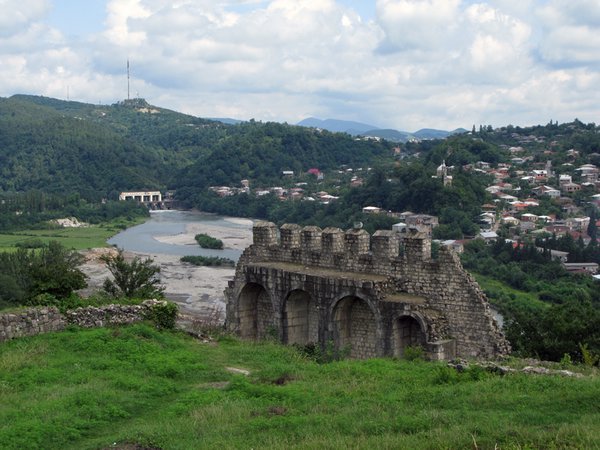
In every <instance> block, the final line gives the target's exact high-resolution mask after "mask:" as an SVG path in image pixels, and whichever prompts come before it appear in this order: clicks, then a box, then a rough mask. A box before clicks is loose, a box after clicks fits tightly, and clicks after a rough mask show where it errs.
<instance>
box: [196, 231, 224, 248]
mask: <svg viewBox="0 0 600 450" xmlns="http://www.w3.org/2000/svg"><path fill="white" fill-rule="evenodd" d="M194 239H196V242H198V245H200V247H202V248H211V249H215V250H222V249H223V241H222V240H220V239H217V238H214V237H212V236H209V235H208V234H202V233H201V234H197V235H196V236H194Z"/></svg>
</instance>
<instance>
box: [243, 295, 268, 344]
mask: <svg viewBox="0 0 600 450" xmlns="http://www.w3.org/2000/svg"><path fill="white" fill-rule="evenodd" d="M238 317H239V320H240V328H239V331H240V337H241V338H243V339H261V338H264V337H265V336H266V335H267V333H268V332H270V331H271V329H272V328H273V326H274V314H273V306H272V305H271V300H270V298H269V294H268V293H267V291H266V290H265V288H263V287H262V286H261V285H260V284H256V283H248V284H247V285H246V286H244V288H243V289H242V292H241V293H240V296H239V300H238Z"/></svg>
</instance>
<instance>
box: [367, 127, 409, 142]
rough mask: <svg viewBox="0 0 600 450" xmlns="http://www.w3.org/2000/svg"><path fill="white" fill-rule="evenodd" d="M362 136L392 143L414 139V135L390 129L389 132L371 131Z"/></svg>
mask: <svg viewBox="0 0 600 450" xmlns="http://www.w3.org/2000/svg"><path fill="white" fill-rule="evenodd" d="M361 136H371V137H378V138H382V139H387V140H388V141H391V142H406V141H409V140H410V139H412V138H413V135H412V134H410V133H407V132H405V131H398V130H390V129H388V130H385V129H378V130H369V131H366V132H364V133H361Z"/></svg>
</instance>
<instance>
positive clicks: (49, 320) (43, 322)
mask: <svg viewBox="0 0 600 450" xmlns="http://www.w3.org/2000/svg"><path fill="white" fill-rule="evenodd" d="M157 302H161V300H146V301H144V302H143V303H142V304H141V305H105V306H100V307H93V306H88V307H85V308H77V309H74V310H70V311H67V312H66V313H65V314H64V315H63V314H61V313H60V311H59V310H58V308H56V307H53V306H52V307H38V308H27V309H22V310H19V311H16V312H11V313H3V314H0V342H3V341H7V340H9V339H15V338H19V337H24V336H34V335H37V334H42V333H50V332H53V331H61V330H64V329H65V327H66V326H67V325H77V326H80V327H82V328H96V327H103V326H107V325H125V324H130V323H134V322H140V321H143V320H145V318H146V317H147V316H148V311H149V310H150V309H151V308H152V306H154V305H155V304H156V303H157Z"/></svg>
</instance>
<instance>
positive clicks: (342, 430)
mask: <svg viewBox="0 0 600 450" xmlns="http://www.w3.org/2000/svg"><path fill="white" fill-rule="evenodd" d="M242 370H244V371H247V372H248V374H245V373H242V372H241V371H242ZM599 399H600V378H599V377H598V375H597V371H594V370H591V369H590V370H588V371H587V373H586V374H585V375H584V376H583V377H581V378H566V377H561V376H555V375H553V376H540V375H525V374H519V373H515V374H507V375H503V376H502V375H495V374H491V373H489V372H487V371H484V370H483V369H479V368H470V369H468V370H466V371H464V372H461V373H458V372H456V371H455V370H454V369H450V368H448V367H446V365H445V364H443V363H430V362H424V361H418V360H417V361H406V360H394V359H372V360H367V361H350V360H343V361H336V362H331V363H326V364H318V363H316V362H315V361H313V360H312V359H310V358H308V357H307V356H305V355H304V354H303V353H302V352H300V351H299V350H297V349H295V348H293V347H285V346H281V345H278V344H275V343H272V342H261V343H250V342H241V341H238V340H236V339H234V338H231V337H229V336H222V337H220V338H217V339H216V340H214V341H212V342H208V343H206V342H202V341H199V340H197V339H194V338H192V337H190V336H188V335H186V334H183V333H181V332H175V331H158V330H156V329H154V328H153V327H152V326H150V325H147V324H138V325H133V326H129V327H119V328H103V329H94V330H80V329H69V330H67V331H64V332H60V333H52V334H47V335H41V336H36V337H31V338H24V339H17V340H13V341H9V342H5V343H3V344H0V448H2V449H30V448H31V449H33V448H43V449H109V448H125V449H134V448H140V449H141V448H162V449H199V448H203V449H204V448H208V449H213V448H214V449H224V448H225V449H228V448H247V449H250V448H270V449H271V448H273V449H287V448H315V449H317V448H318V449H321V448H324V449H328V448H329V449H334V448H364V449H380V448H382V449H385V448H389V449H465V448H470V449H540V448H543V449H562V448H565V449H566V448H569V449H595V448H599V442H600V441H599V439H598V438H599V437H600V402H599Z"/></svg>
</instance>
